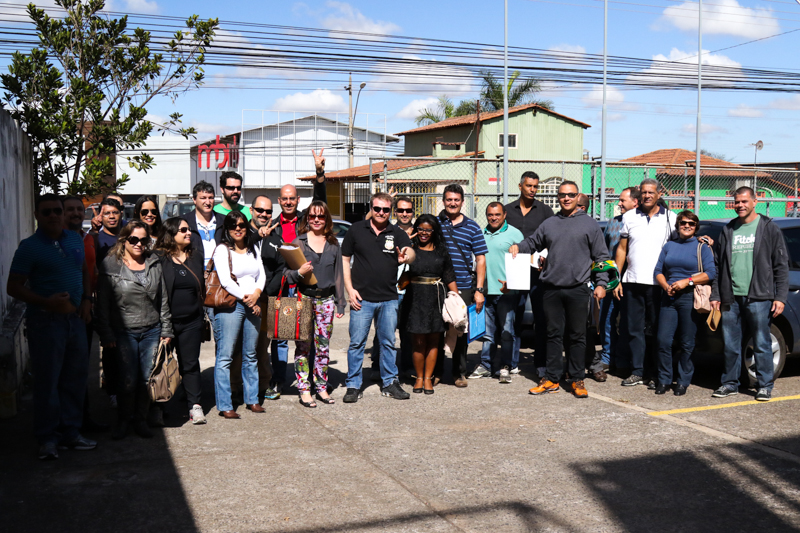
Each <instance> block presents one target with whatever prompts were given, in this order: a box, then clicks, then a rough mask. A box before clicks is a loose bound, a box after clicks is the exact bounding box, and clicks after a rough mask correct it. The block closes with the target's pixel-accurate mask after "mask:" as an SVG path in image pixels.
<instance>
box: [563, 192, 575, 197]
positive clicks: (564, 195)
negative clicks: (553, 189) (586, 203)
mask: <svg viewBox="0 0 800 533" xmlns="http://www.w3.org/2000/svg"><path fill="white" fill-rule="evenodd" d="M576 196H578V193H576V192H560V193H558V197H559V198H575V197H576Z"/></svg>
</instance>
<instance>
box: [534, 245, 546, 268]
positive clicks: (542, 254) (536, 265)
mask: <svg viewBox="0 0 800 533" xmlns="http://www.w3.org/2000/svg"><path fill="white" fill-rule="evenodd" d="M542 259H547V248H545V249H544V250H542V251H541V252H534V254H533V257H531V268H535V269H536V270H539V263H541V260H542Z"/></svg>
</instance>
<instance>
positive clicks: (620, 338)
mask: <svg viewBox="0 0 800 533" xmlns="http://www.w3.org/2000/svg"><path fill="white" fill-rule="evenodd" d="M623 308H624V303H623V302H622V301H618V300H617V299H616V298H614V295H613V294H611V292H610V291H609V293H608V296H606V297H605V298H604V299H603V305H602V307H601V308H600V324H602V326H603V330H602V333H603V337H602V339H601V341H602V342H601V344H602V346H603V349H602V350H601V351H600V354H599V356H598V357H595V360H594V361H592V372H597V371H599V370H603V367H602V365H609V366H615V367H616V368H630V366H631V361H630V353H629V352H628V323H627V314H625V313H624V311H623ZM618 320H619V329H617V321H618Z"/></svg>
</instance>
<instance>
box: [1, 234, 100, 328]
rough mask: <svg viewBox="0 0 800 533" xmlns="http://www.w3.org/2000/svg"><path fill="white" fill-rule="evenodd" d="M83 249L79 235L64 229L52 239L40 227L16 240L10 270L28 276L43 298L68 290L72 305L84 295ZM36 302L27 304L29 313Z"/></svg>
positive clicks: (29, 282)
mask: <svg viewBox="0 0 800 533" xmlns="http://www.w3.org/2000/svg"><path fill="white" fill-rule="evenodd" d="M83 261H84V249H83V241H82V240H81V237H80V235H78V234H77V233H76V232H74V231H67V230H64V231H62V232H61V237H60V238H59V239H58V240H57V241H54V240H52V239H51V238H50V237H48V236H47V235H45V234H44V232H42V231H41V230H37V231H36V233H34V234H33V235H31V236H30V237H28V238H27V239H24V240H23V241H22V242H20V243H19V248H17V251H16V252H15V253H14V259H13V260H12V261H11V272H12V273H13V274H18V275H21V276H26V277H27V278H28V284H29V286H30V289H31V291H33V293H34V294H36V295H38V296H43V297H45V298H47V297H49V296H52V295H53V294H58V293H60V292H68V293H69V296H70V301H71V302H72V304H73V305H74V306H75V307H79V306H80V305H81V297H82V296H83ZM37 309H38V306H34V305H28V311H27V313H28V314H31V313H33V312H34V311H36V310H37Z"/></svg>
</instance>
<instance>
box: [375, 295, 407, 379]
mask: <svg viewBox="0 0 800 533" xmlns="http://www.w3.org/2000/svg"><path fill="white" fill-rule="evenodd" d="M403 296H405V294H398V295H397V316H398V323H399V317H400V308H401V306H402V305H403ZM412 351H413V347H412V341H411V333H408V332H407V331H401V332H400V358H399V359H398V360H397V361H396V364H397V367H398V368H399V369H401V370H409V369H413V368H414V363H413V361H412V360H411V359H412V356H411V352H412ZM380 357H381V345H380V342H379V340H378V336H377V335H375V337H373V339H372V368H373V369H377V368H378V366H379V365H378V361H379V360H380Z"/></svg>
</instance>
